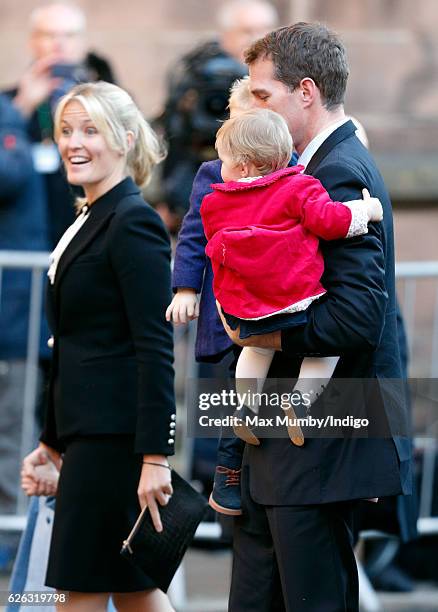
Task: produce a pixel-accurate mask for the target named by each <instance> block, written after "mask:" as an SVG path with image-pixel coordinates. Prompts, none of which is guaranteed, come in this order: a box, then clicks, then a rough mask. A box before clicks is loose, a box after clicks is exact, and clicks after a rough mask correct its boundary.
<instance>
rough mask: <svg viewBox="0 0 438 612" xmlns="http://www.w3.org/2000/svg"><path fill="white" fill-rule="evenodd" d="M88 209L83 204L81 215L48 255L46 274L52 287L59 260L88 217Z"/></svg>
mask: <svg viewBox="0 0 438 612" xmlns="http://www.w3.org/2000/svg"><path fill="white" fill-rule="evenodd" d="M89 212H90V208H89V206H87V205H86V204H85V206H83V207H82V212H81V214H80V215H79V216H78V217H77V218H76V220H75V222H74V223H72V225H70V227H68V228H67V229H66V230H65V232H64V234H63V235H62V236H61V239H60V241H59V242H58V244H57V245H56V247H55V250H54V251H53V253H52V254H51V255H50V268H49V270H48V272H47V276H48V277H49V280H50V284H51V285H53V283H54V282H55V276H56V270H57V268H58V263H59V260H60V259H61V255H62V254H63V253H64V251H65V249H66V248H67V247H68V245H69V244H70V242H71V241H72V240H73V238H74V237H75V236H76V234H77V233H78V231H79V230H80V229H81V227H82V226H83V225H84V223H85V221H86V220H87V219H88V217H89Z"/></svg>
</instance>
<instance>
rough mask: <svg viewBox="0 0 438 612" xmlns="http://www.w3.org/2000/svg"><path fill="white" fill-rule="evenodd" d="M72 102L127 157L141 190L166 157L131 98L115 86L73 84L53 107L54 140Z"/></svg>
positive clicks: (109, 84)
mask: <svg viewBox="0 0 438 612" xmlns="http://www.w3.org/2000/svg"><path fill="white" fill-rule="evenodd" d="M73 100H77V101H78V102H79V103H80V104H81V105H82V106H83V107H84V109H85V110H86V111H87V113H88V114H89V116H90V119H91V120H92V121H93V123H94V124H95V125H96V127H97V129H98V130H99V131H100V132H101V133H102V135H103V137H104V138H105V140H106V142H107V144H108V146H109V147H110V148H111V149H112V150H113V151H117V152H120V153H122V154H123V155H124V156H126V166H127V169H128V172H129V174H130V175H131V176H132V178H133V179H134V181H135V182H136V183H137V185H138V186H139V187H144V186H145V185H146V184H147V183H148V182H149V181H150V179H151V176H152V171H153V169H154V167H155V166H156V164H158V163H159V162H160V161H162V160H163V159H164V158H165V156H166V153H165V149H164V146H163V145H162V143H160V141H159V140H158V137H157V135H156V134H155V132H154V131H153V130H152V128H151V127H150V125H149V124H148V123H147V121H146V120H145V118H144V117H143V115H142V114H141V112H140V111H139V109H138V108H137V106H136V104H135V103H134V101H133V100H132V98H131V96H130V95H129V94H128V93H127V92H126V91H125V90H124V89H121V88H120V87H117V85H112V84H111V83H106V82H103V81H99V82H97V83H81V84H79V85H76V86H75V87H73V88H72V89H71V90H70V91H69V93H68V94H67V95H66V96H64V97H63V98H61V100H60V102H59V104H58V106H57V108H56V112H55V118H54V126H55V140H56V141H57V140H58V138H59V135H60V129H61V117H62V113H63V112H64V109H65V107H66V106H67V104H69V102H72V101H73ZM128 132H131V133H132V134H133V136H134V145H133V146H132V147H131V148H129V145H128V139H127V137H126V136H127V133H128ZM78 204H79V205H80V204H81V201H79V202H78Z"/></svg>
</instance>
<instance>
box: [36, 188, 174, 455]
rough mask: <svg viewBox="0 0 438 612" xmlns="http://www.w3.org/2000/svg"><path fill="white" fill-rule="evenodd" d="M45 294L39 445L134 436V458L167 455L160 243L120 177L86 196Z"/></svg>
mask: <svg viewBox="0 0 438 612" xmlns="http://www.w3.org/2000/svg"><path fill="white" fill-rule="evenodd" d="M89 214H90V216H89V219H87V221H86V222H85V224H84V225H83V227H82V228H81V230H80V231H79V232H78V233H77V234H76V236H75V237H74V238H73V240H72V241H71V243H70V244H69V246H68V247H67V249H66V250H65V251H64V253H63V255H62V256H61V259H60V261H59V264H58V269H57V273H56V277H55V283H54V285H53V286H50V287H49V290H48V318H49V325H50V327H51V329H52V331H53V335H54V340H55V343H54V351H53V371H52V374H51V381H50V392H49V405H48V413H47V418H46V425H45V429H44V431H43V434H42V436H41V440H42V441H43V442H45V443H46V444H48V445H49V446H51V447H53V448H57V449H60V450H61V449H62V448H63V447H64V442H65V439H66V438H68V437H71V436H78V435H90V434H135V450H136V452H139V453H154V454H155V453H157V454H164V455H171V454H173V452H174V444H173V438H172V435H171V434H170V431H172V428H171V423H172V415H173V414H174V412H175V401H174V388H173V378H174V372H173V366H172V363H173V336H172V327H171V325H170V324H168V323H167V322H166V321H165V318H164V315H165V310H166V307H167V304H168V303H169V300H170V296H171V291H170V247H169V239H168V235H167V233H166V230H165V229H164V226H163V224H162V222H161V220H160V218H159V217H158V215H157V214H156V213H155V212H154V211H153V209H152V208H151V207H150V206H148V205H147V204H145V202H144V200H143V198H142V196H141V194H140V191H139V189H138V187H137V186H136V185H135V184H134V182H133V181H132V179H130V178H127V179H125V180H123V181H122V182H121V183H119V184H118V185H116V186H115V187H114V188H113V189H111V190H110V191H109V192H107V193H106V194H105V195H103V196H102V197H101V198H99V199H98V200H96V201H95V202H94V204H93V206H92V207H91V209H90V213H89Z"/></svg>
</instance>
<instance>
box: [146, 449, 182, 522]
mask: <svg viewBox="0 0 438 612" xmlns="http://www.w3.org/2000/svg"><path fill="white" fill-rule="evenodd" d="M145 461H148V462H150V463H144V462H145ZM151 463H155V464H159V465H151ZM172 493H173V489H172V482H171V472H170V469H169V464H168V462H167V458H166V457H165V456H164V455H144V456H143V466H142V470H141V476H140V482H139V484H138V490H137V495H138V501H139V502H140V507H141V509H142V510H143V508H144V507H145V506H147V508H148V509H149V512H150V515H151V518H152V522H153V524H154V527H155V530H156V531H158V532H161V531H163V525H162V523H161V519H160V511H159V508H158V504H160V506H165V505H166V504H167V503H168V501H169V499H170V497H171V495H172ZM157 502H158V504H157Z"/></svg>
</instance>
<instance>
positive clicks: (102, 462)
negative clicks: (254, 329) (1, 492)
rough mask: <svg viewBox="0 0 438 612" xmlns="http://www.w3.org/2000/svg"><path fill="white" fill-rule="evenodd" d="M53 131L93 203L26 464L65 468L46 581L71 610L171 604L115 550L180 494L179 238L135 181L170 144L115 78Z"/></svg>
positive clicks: (65, 274)
mask: <svg viewBox="0 0 438 612" xmlns="http://www.w3.org/2000/svg"><path fill="white" fill-rule="evenodd" d="M55 135H56V138H57V142H58V146H59V150H60V154H61V157H62V160H63V163H64V165H65V168H66V172H67V177H68V180H69V182H71V183H72V184H74V185H80V186H81V187H82V188H83V189H84V192H85V196H86V204H85V203H84V202H83V201H81V203H80V210H81V211H82V212H81V214H79V216H78V217H77V219H76V221H75V223H74V224H73V225H72V226H71V227H70V228H69V229H68V230H67V231H66V233H65V234H64V235H63V237H62V239H61V241H60V242H59V243H58V245H57V247H56V249H55V251H54V252H53V254H52V263H51V266H50V269H49V272H48V275H49V280H50V287H49V291H48V315H49V322H50V325H51V328H52V331H53V335H54V349H53V350H54V364H53V374H52V377H51V380H50V392H49V405H48V412H47V418H46V423H45V427H44V430H43V433H42V435H41V443H40V447H39V448H38V449H36V450H35V451H33V453H31V454H30V455H29V456H28V457H27V458H26V459H25V461H24V469H23V477H27V478H33V479H34V480H35V483H36V485H38V475H37V474H36V472H35V463H38V462H37V461H35V456H36V455H38V454H41V453H46V454H47V455H48V456H49V458H50V459H51V460H52V461H53V462H54V463H55V465H56V466H57V467H60V468H61V474H60V479H59V484H58V489H57V496H56V508H55V521H54V527H53V536H52V542H51V548H50V557H49V565H48V570H47V578H46V583H47V585H48V586H52V587H54V588H56V589H59V590H68V591H70V598H69V602H68V603H67V604H65V606H64V607H65V609H66V610H69V609H72V610H73V609H79V606H87V605H88V606H94V608H93V609H105V608H106V605H107V602H108V597H109V594H110V593H113V600H114V603H115V605H116V607H120V609H125V608H126V609H132V610H148V611H149V610H153V611H155V610H157V611H160V612H162V611H165V610H170V609H171V607H170V604H169V602H168V600H167V598H166V597H165V595H164V594H163V593H162V592H161V591H159V590H158V589H157V588H156V587H155V585H154V583H153V581H152V580H151V579H150V578H148V577H147V576H145V575H144V574H143V573H142V572H141V571H140V570H137V569H136V568H134V567H133V566H131V564H130V563H129V562H127V561H126V560H125V559H123V557H121V555H120V554H119V553H120V543H121V542H122V541H123V539H124V538H126V535H127V534H128V533H129V531H130V529H131V528H132V526H133V524H134V522H135V520H136V517H137V516H138V513H139V512H140V507H144V506H145V505H147V507H148V509H149V512H150V513H151V516H152V519H153V522H154V525H155V527H156V529H157V531H160V530H161V521H160V516H159V511H158V506H159V505H160V504H161V505H165V504H166V503H167V501H168V499H169V495H171V493H172V488H171V481H170V470H169V469H168V464H167V456H168V455H170V454H173V452H174V435H175V429H174V428H175V403H174V390H173V367H172V362H173V350H172V349H173V342H172V330H171V327H170V325H168V324H167V323H166V321H165V319H164V311H165V305H166V304H167V301H168V299H169V293H170V247H169V239H168V236H167V234H166V231H165V229H164V227H163V225H162V223H161V220H160V219H159V217H158V215H157V214H156V213H155V212H154V211H153V210H152V209H151V208H150V207H149V206H148V205H147V204H145V202H144V200H143V198H142V197H141V194H140V189H139V186H141V185H143V184H144V183H145V182H146V181H147V179H148V178H149V176H150V174H151V171H152V169H153V167H154V165H155V164H156V163H157V162H158V161H159V160H160V159H161V158H162V152H161V150H160V147H159V143H158V141H157V138H156V136H155V135H154V133H153V132H152V131H151V129H150V127H149V126H148V125H147V123H146V122H145V121H144V119H143V117H142V116H141V114H140V112H139V110H138V109H137V107H136V106H135V105H134V103H133V101H132V99H131V98H130V97H129V95H128V94H127V93H126V92H124V91H123V90H121V89H120V88H118V87H116V86H114V85H110V84H108V83H97V84H83V85H79V86H76V87H75V88H74V89H73V90H72V91H71V92H70V93H69V94H68V95H67V96H66V97H65V98H64V99H63V101H62V102H61V103H60V104H59V106H58V109H57V114H56V117H55ZM131 175H132V176H133V177H134V180H135V182H134V180H133V179H132V178H131ZM151 288H153V290H151ZM61 454H62V459H61ZM66 550H68V551H69V552H68V555H67V556H66V554H65V551H66ZM81 609H83V608H82V607H81Z"/></svg>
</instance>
